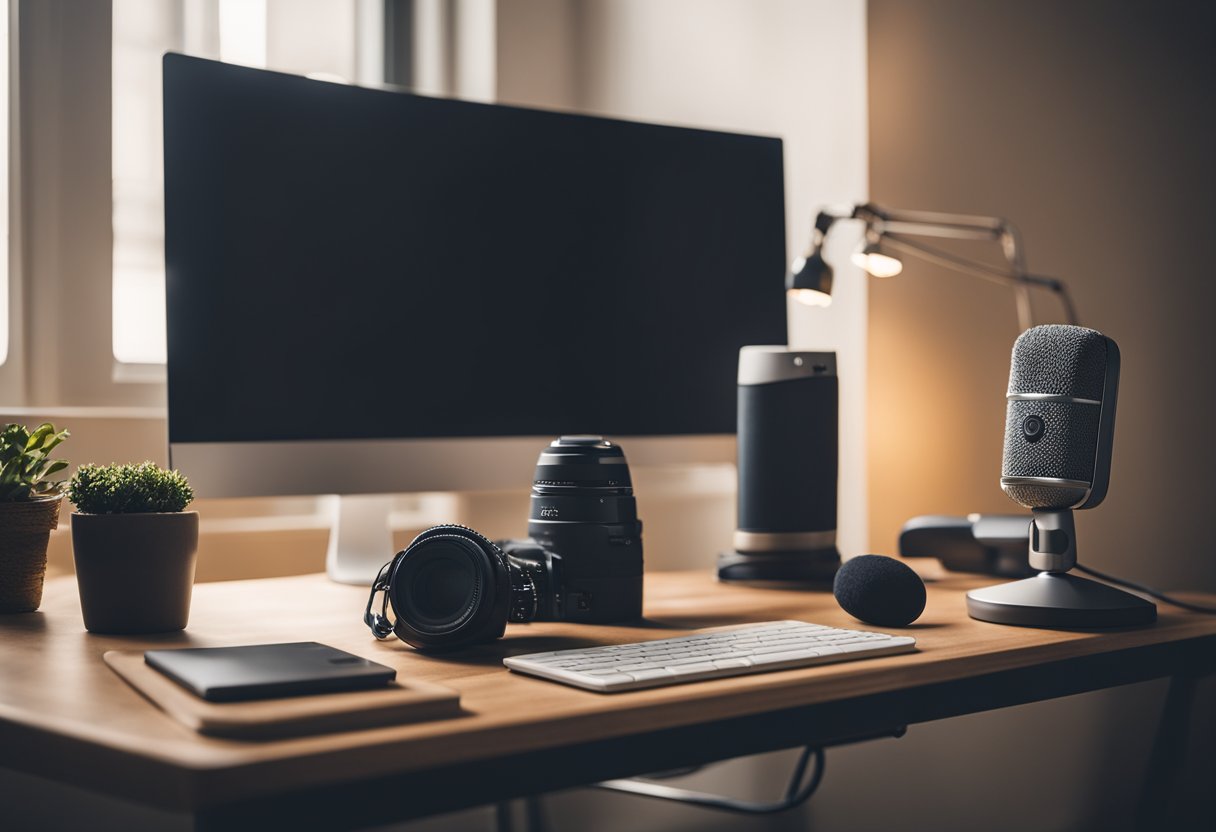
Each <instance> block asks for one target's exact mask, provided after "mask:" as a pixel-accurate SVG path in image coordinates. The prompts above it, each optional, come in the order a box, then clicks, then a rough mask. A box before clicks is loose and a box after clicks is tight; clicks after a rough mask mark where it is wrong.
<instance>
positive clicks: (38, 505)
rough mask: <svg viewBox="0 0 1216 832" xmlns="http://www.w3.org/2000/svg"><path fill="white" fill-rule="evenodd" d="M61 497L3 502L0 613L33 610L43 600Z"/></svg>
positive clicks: (0, 525)
mask: <svg viewBox="0 0 1216 832" xmlns="http://www.w3.org/2000/svg"><path fill="white" fill-rule="evenodd" d="M62 499H63V498H62V497H61V496H59V495H55V496H54V497H41V498H39V499H37V500H28V501H26V502H20V503H0V613H5V612H33V611H34V610H36V609H38V605H39V604H41V603H42V582H43V580H44V579H45V578H46V546H47V543H49V542H50V539H51V529H53V528H55V527H56V526H58V525H59V503H60V501H61V500H62Z"/></svg>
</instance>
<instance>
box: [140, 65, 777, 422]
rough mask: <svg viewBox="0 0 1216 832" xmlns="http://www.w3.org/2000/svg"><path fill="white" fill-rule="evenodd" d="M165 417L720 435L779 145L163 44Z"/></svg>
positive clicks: (760, 264)
mask: <svg viewBox="0 0 1216 832" xmlns="http://www.w3.org/2000/svg"><path fill="white" fill-rule="evenodd" d="M164 67H165V86H164V88H165V252H166V267H167V275H168V348H169V353H168V354H169V376H168V378H169V410H170V440H171V441H173V442H240V441H265V440H292V439H361V438H410V437H468V436H550V435H558V434H561V433H600V434H605V435H611V436H629V435H660V436H661V435H672V434H715V433H716V434H721V433H732V432H734V427H735V370H736V364H737V355H738V350H739V347H741V346H743V345H745V344H761V343H784V341H785V293H784V290H783V284H782V281H783V274H784V268H785V265H784V264H785V219H784V193H783V183H782V148H781V141H780V140H779V139H774V138H762V137H755V136H744V135H736V134H729V133H719V132H713V131H707V130H693V129H685V128H676V127H662V126H656V125H650V124H638V123H632V122H625V121H617V120H612V119H604V118H594V117H589V116H582V115H572V114H565V113H554V112H545V111H538V110H529V109H522V108H517V107H504V106H494V105H486V104H474V103H468V102H459V101H450V100H443V99H435V98H426V97H421V96H415V95H409V94H405V93H400V92H393V91H386V90H370V89H361V88H357V87H349V86H344V85H341V84H333V83H326V82H323V81H314V80H309V79H305V78H298V77H294V76H290V75H282V74H277V73H272V72H264V71H260V70H253V69H246V68H242V67H235V66H229V65H225V64H219V63H214V62H210V61H204V60H199V59H195V58H186V57H183V56H179V55H169V56H166V58H165V64H164Z"/></svg>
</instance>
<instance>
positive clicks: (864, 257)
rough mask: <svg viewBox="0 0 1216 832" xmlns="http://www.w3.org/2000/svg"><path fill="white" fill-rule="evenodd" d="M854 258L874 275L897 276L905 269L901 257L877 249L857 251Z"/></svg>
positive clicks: (854, 260)
mask: <svg viewBox="0 0 1216 832" xmlns="http://www.w3.org/2000/svg"><path fill="white" fill-rule="evenodd" d="M867 248H868V246H867ZM852 260H853V262H854V263H855V264H857V265H858V266H860V267H861V268H863V269H865V270H866V271H867V272H869V273H870V274H871V275H873V276H874V277H895V275H897V274H899V273H900V272H902V271H903V270H904V264H903V263H901V262H900V261H899V258H897V257H891V256H890V255H888V254H882V253H880V252H877V251H866V250H862V251H855V252H853V257H852Z"/></svg>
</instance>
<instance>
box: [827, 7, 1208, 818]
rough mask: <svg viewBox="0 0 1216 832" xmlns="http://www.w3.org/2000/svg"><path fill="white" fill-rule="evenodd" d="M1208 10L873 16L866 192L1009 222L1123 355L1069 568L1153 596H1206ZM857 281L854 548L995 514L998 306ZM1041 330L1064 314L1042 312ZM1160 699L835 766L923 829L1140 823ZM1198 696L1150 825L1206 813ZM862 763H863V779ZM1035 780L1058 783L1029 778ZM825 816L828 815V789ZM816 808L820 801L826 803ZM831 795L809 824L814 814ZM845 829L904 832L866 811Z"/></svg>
mask: <svg viewBox="0 0 1216 832" xmlns="http://www.w3.org/2000/svg"><path fill="white" fill-rule="evenodd" d="M1212 9H1213V7H1212V5H1211V4H1198V3H1195V4H1184V3H1176V2H1167V3H1160V2H1159V3H1133V2H1109V1H1107V0H1083V1H1082V0H1074V1H1073V2H1068V3H1058V2H1051V0H1032V2H1026V1H1025V0H1023V2H1002V3H976V2H973V1H972V0H932V2H929V1H928V0H922V2H916V3H909V2H901V1H900V0H870V2H869V15H868V26H869V33H868V50H869V57H868V61H869V107H870V194H871V198H872V199H874V200H875V201H877V202H879V203H885V204H890V205H893V206H898V207H908V208H925V209H934V210H942V211H962V212H974V213H983V214H999V215H1003V216H1006V217H1008V218H1009V219H1011V220H1012V221H1013V222H1015V223H1016V224H1018V225H1019V226H1020V227H1021V229H1022V231H1023V233H1024V236H1025V242H1026V246H1027V253H1028V259H1029V267H1030V269H1031V270H1033V271H1036V272H1041V273H1046V274H1052V275H1056V276H1059V277H1062V278H1065V279H1066V280H1067V281H1068V283H1069V285H1070V287H1072V289H1073V292H1074V296H1075V300H1076V304H1077V307H1078V310H1079V314H1080V316H1081V322H1082V323H1083V324H1086V325H1089V326H1093V327H1095V328H1097V329H1100V330H1102V331H1104V332H1106V333H1107V334H1109V335H1110V336H1112V337H1113V338H1115V339H1116V340H1117V341H1118V342H1119V344H1120V346H1121V348H1122V353H1123V375H1122V384H1121V388H1120V392H1119V415H1118V423H1117V430H1116V435H1115V456H1114V466H1113V470H1112V475H1111V488H1110V494H1109V496H1108V498H1107V500H1106V502H1105V503H1104V504H1103V505H1102V506H1101V507H1099V508H1098V509H1096V510H1094V511H1087V512H1080V513H1079V516H1078V520H1077V525H1078V528H1079V534H1080V541H1079V546H1080V557H1081V558H1082V560H1084V561H1086V562H1089V563H1091V564H1093V565H1094V566H1096V567H1098V568H1103V569H1108V570H1110V571H1112V572H1116V573H1118V574H1120V575H1125V576H1127V577H1130V578H1138V579H1141V580H1145V581H1151V582H1153V583H1155V584H1157V585H1160V586H1163V587H1190V588H1203V589H1207V590H1209V591H1211V590H1213V589H1216V556H1213V552H1212V546H1211V542H1210V541H1211V534H1210V531H1209V525H1208V524H1209V522H1210V515H1211V508H1212V505H1213V495H1214V493H1216V490H1214V488H1213V485H1212V482H1211V478H1210V473H1209V472H1210V471H1211V470H1212V469H1213V465H1214V463H1216V450H1214V446H1213V443H1212V442H1211V441H1210V439H1209V438H1208V434H1209V430H1208V426H1209V424H1210V422H1211V416H1210V414H1211V413H1212V412H1213V410H1212V409H1213V406H1216V390H1214V388H1213V379H1216V372H1214V366H1213V365H1214V363H1216V349H1213V347H1212V342H1211V340H1210V339H1211V324H1210V320H1211V317H1212V310H1213V301H1214V300H1216V296H1214V295H1216V292H1214V289H1213V282H1212V280H1211V277H1210V273H1211V267H1210V265H1209V261H1210V255H1209V253H1208V250H1207V249H1208V247H1209V245H1210V242H1209V241H1210V236H1211V230H1212V228H1213V227H1216V203H1214V202H1213V200H1212V194H1213V191H1214V189H1216V187H1214V186H1216V170H1214V168H1216V118H1214V114H1216V109H1214V107H1213V97H1212V95H1213V92H1212V91H1213V89H1214V87H1213V81H1214V80H1216V73H1214V70H1216V52H1214V51H1213V49H1212V43H1213V33H1214V32H1216V25H1214V18H1213V12H1212ZM906 266H907V268H906V270H905V272H904V274H903V275H901V276H900V277H898V278H895V279H892V280H887V281H871V284H872V285H871V290H870V334H869V339H870V364H869V377H868V389H869V411H868V412H869V414H870V415H869V426H868V436H869V453H870V506H871V513H870V537H871V540H872V543H873V546H874V547H875V549H877V550H878V551H888V552H890V551H893V550H894V549H895V546H896V535H897V533H898V530H899V527H900V525H901V524H902V523H903V522H904V521H905V520H906V519H908V518H909V517H912V516H914V515H917V514H926V513H955V514H965V513H968V512H972V511H988V512H1010V511H1012V510H1014V509H1015V508H1016V506H1015V505H1014V504H1013V503H1012V502H1010V501H1009V500H1007V499H1006V498H1005V496H1004V495H1003V494H1002V493H1001V491H1000V488H999V486H998V484H997V481H998V478H999V476H1000V456H1001V442H1002V435H1003V434H1002V430H1003V424H1004V393H1005V386H1006V382H1007V380H1008V373H1009V352H1010V348H1011V346H1012V343H1013V340H1014V338H1015V337H1016V336H1017V321H1016V317H1015V310H1014V303H1013V299H1012V298H1011V297H1010V296H1009V294H1008V293H1007V292H1005V291H1003V290H1001V289H999V288H995V287H992V286H989V285H987V284H985V283H982V282H980V281H975V280H973V279H970V278H967V277H965V276H960V275H956V274H954V273H951V272H947V271H943V270H941V269H938V268H935V267H931V266H927V265H924V264H921V263H917V262H915V261H912V260H910V259H909V260H907V261H906ZM1037 310H1038V311H1039V313H1040V316H1041V317H1040V318H1039V320H1040V322H1051V321H1058V320H1059V311H1058V308H1056V307H1053V306H1052V304H1051V303H1050V301H1049V300H1045V301H1044V302H1042V303H1040V304H1038V305H1037ZM1163 692H1164V685H1163V683H1148V684H1144V685H1137V686H1133V687H1129V688H1120V689H1116V690H1112V691H1106V692H1102V693H1096V694H1089V695H1085V696H1078V697H1072V698H1071V699H1067V700H1060V701H1058V702H1046V703H1040V704H1037V705H1029V706H1025V707H1021V708H1013V709H1009V710H1005V711H1000V712H996V713H992V714H978V715H975V716H971V717H967V718H964V719H956V720H949V721H946V722H941V723H933V724H930V725H925V726H916V727H915V728H913V729H912V730H911V731H910V732H909V734H908V736H907V737H906V738H905V739H903V740H901V741H900V742H899V743H898V744H894V747H892V745H893V744H890V743H888V744H885V745H886V747H885V748H881V749H880V748H879V747H878V746H877V745H876V746H871V747H864V748H856V749H849V750H847V751H844V752H841V753H839V754H834V755H832V762H833V763H835V764H836V765H835V767H834V768H833V771H832V773H831V775H829V779H831V778H832V777H834V776H836V775H838V774H839V775H840V776H842V777H845V776H847V773H845V772H842V768H845V767H846V766H852V767H853V770H854V772H860V771H862V770H864V771H865V772H866V773H867V774H868V775H869V776H870V777H871V778H872V779H878V780H881V781H882V782H884V783H886V784H888V785H889V787H890V788H892V789H893V791H892V794H891V798H890V805H891V806H892V807H899V809H900V811H902V812H903V813H904V816H905V817H906V816H914V817H932V818H934V825H933V828H935V829H938V830H954V829H957V830H969V829H979V828H987V829H994V830H996V829H1001V830H1004V829H1009V830H1019V829H1031V828H1037V829H1052V830H1074V829H1085V830H1088V829H1095V830H1097V829H1102V830H1119V829H1128V828H1130V827H1131V823H1132V820H1131V819H1132V817H1133V811H1134V809H1135V806H1136V801H1137V797H1138V795H1139V790H1140V787H1141V783H1142V777H1143V773H1144V766H1145V763H1146V761H1147V754H1148V749H1149V746H1150V742H1151V740H1152V738H1153V736H1154V731H1155V728H1156V724H1157V719H1158V714H1159V713H1160V709H1161V706H1162V704H1163V697H1162V694H1163ZM1214 696H1216V684H1212V683H1211V680H1209V683H1208V684H1207V685H1206V687H1205V688H1204V689H1203V691H1202V692H1201V695H1200V697H1199V699H1198V700H1197V702H1196V705H1195V707H1194V709H1193V710H1192V720H1193V722H1192V723H1191V725H1192V731H1191V735H1190V736H1191V743H1190V756H1189V757H1188V758H1187V763H1186V765H1185V766H1184V768H1183V777H1182V781H1181V782H1182V787H1181V789H1180V791H1179V792H1178V793H1177V795H1176V799H1175V801H1174V808H1175V811H1177V813H1178V814H1179V815H1180V816H1181V817H1185V818H1186V819H1187V820H1186V821H1185V822H1184V821H1181V820H1179V821H1178V822H1176V823H1173V824H1166V823H1165V821H1163V826H1162V828H1175V829H1192V828H1195V829H1200V828H1210V823H1211V819H1212V817H1213V816H1216V807H1214V806H1213V805H1212V798H1211V794H1210V792H1211V783H1212V782H1213V776H1214V772H1216V740H1214V739H1213V738H1214V737H1216V729H1214V728H1213V724H1212V718H1213V714H1214V713H1216V708H1214V707H1213V703H1214V702H1216V699H1214ZM866 764H868V765H866ZM1045 770H1050V772H1051V775H1050V777H1048V778H1044V777H1042V776H1041V772H1043V771H1045ZM825 797H827V795H825ZM817 799H818V798H817ZM829 808H830V804H829V802H828V801H824V803H823V804H821V806H820V809H821V810H825V811H826V810H829ZM854 821H855V823H856V824H857V825H855V826H850V825H849V824H848V823H847V822H846V823H844V824H843V825H842V826H840V827H839V828H842V829H848V828H882V827H883V826H884V825H886V824H894V823H898V820H897V817H896V814H895V810H894V809H891V810H889V811H883V810H879V809H875V808H872V807H867V809H866V811H865V813H864V815H863V816H855V817H854Z"/></svg>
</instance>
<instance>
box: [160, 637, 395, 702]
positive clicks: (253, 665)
mask: <svg viewBox="0 0 1216 832" xmlns="http://www.w3.org/2000/svg"><path fill="white" fill-rule="evenodd" d="M144 661H145V662H147V663H148V664H149V665H150V666H152V667H154V668H156V669H157V670H159V671H160V672H161V673H163V674H165V675H166V676H168V677H169V678H170V679H172V680H173V681H175V682H177V683H178V684H179V685H181V686H182V687H184V688H186V689H188V690H191V691H193V692H194V693H196V694H198V695H199V696H201V697H202V698H203V699H206V700H208V701H211V702H237V701H241V700H248V699H273V698H275V697H279V696H300V695H303V694H309V693H330V692H335V691H347V690H363V689H366V688H374V687H380V686H383V685H387V684H388V683H389V682H391V681H393V679H395V678H396V677H397V671H396V670H393V669H392V668H391V667H385V666H384V665H382V664H376V663H375V662H372V661H368V660H367V659H364V658H362V657H360V656H355V655H352V654H350V653H347V652H346V651H344V650H338V649H337V648H334V647H327V646H326V645H324V644H317V643H316V642H315V641H301V642H294V643H291V644H255V645H250V646H247V647H191V648H186V649H182V650H149V651H147V652H145V653H144Z"/></svg>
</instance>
